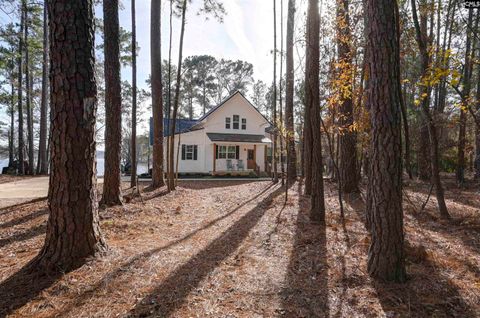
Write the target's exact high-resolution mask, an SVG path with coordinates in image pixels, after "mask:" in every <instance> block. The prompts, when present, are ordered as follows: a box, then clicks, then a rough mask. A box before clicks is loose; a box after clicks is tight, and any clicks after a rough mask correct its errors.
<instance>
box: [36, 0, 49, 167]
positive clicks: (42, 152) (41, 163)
mask: <svg viewBox="0 0 480 318" xmlns="http://www.w3.org/2000/svg"><path fill="white" fill-rule="evenodd" d="M47 4H48V1H47V0H45V3H44V6H43V65H42V101H41V103H40V137H39V141H38V162H37V174H47V173H48V159H47V112H48V5H47Z"/></svg>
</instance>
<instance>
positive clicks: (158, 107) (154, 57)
mask: <svg viewBox="0 0 480 318" xmlns="http://www.w3.org/2000/svg"><path fill="white" fill-rule="evenodd" d="M160 10H161V1H160V0H152V2H151V7H150V63H151V64H150V74H151V75H150V76H151V85H152V116H153V159H152V187H153V188H159V187H162V186H164V185H165V182H164V180H163V101H162V100H163V96H162V52H161V34H162V33H161V29H160V26H161V11H160Z"/></svg>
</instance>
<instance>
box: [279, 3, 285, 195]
mask: <svg viewBox="0 0 480 318" xmlns="http://www.w3.org/2000/svg"><path fill="white" fill-rule="evenodd" d="M282 80H283V0H280V81H279V83H278V90H279V95H280V96H279V117H280V118H279V126H280V127H281V128H282V131H281V133H280V134H279V135H278V136H279V142H280V171H281V172H282V186H283V185H285V162H284V160H283V158H284V156H285V151H284V148H283V137H284V136H283V133H284V131H285V127H284V121H283V81H282Z"/></svg>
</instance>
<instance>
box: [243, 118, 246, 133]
mask: <svg viewBox="0 0 480 318" xmlns="http://www.w3.org/2000/svg"><path fill="white" fill-rule="evenodd" d="M246 129H247V119H246V118H242V130H246Z"/></svg>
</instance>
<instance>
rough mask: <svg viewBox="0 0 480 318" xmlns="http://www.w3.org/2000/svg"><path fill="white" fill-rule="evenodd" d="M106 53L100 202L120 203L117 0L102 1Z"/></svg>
mask: <svg viewBox="0 0 480 318" xmlns="http://www.w3.org/2000/svg"><path fill="white" fill-rule="evenodd" d="M103 20H104V32H105V36H104V47H105V49H104V52H105V67H104V69H105V114H106V118H105V175H104V177H103V195H102V200H101V204H104V205H107V206H113V205H118V204H122V200H121V185H120V160H121V158H120V152H121V149H120V147H121V142H122V95H121V84H120V43H119V37H120V26H119V22H118V0H104V1H103Z"/></svg>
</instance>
